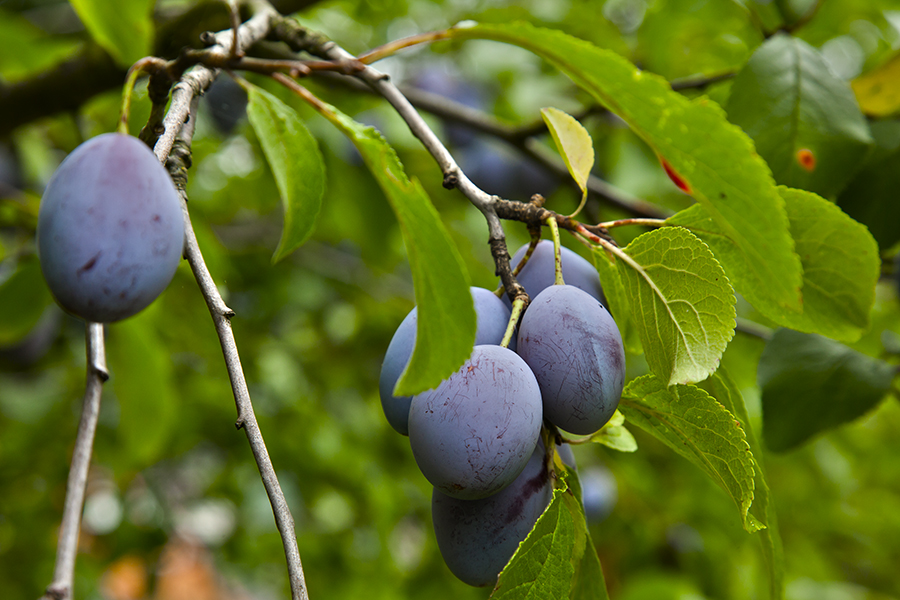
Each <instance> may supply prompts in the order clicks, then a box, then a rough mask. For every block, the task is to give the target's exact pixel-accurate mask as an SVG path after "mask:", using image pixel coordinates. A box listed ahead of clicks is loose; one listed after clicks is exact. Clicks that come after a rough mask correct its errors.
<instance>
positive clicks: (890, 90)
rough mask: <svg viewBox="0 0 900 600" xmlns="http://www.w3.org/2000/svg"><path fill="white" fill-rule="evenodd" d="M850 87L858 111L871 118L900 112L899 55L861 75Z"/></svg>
mask: <svg viewBox="0 0 900 600" xmlns="http://www.w3.org/2000/svg"><path fill="white" fill-rule="evenodd" d="M850 86H851V87H852V88H853V93H854V94H856V100H857V101H858V102H859V107H860V109H861V110H862V111H863V112H864V113H866V114H867V115H870V116H872V117H889V116H891V115H894V114H896V113H897V111H900V54H895V55H894V56H893V57H892V58H891V59H890V60H888V61H886V62H884V63H883V64H881V65H879V66H878V67H876V68H875V69H873V70H871V71H869V72H868V73H863V74H862V75H860V76H859V77H857V78H856V79H854V80H853V81H852V82H850Z"/></svg>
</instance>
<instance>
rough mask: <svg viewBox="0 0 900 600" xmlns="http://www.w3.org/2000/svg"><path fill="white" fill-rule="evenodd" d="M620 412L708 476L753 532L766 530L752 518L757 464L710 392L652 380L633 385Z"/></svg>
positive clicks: (738, 430)
mask: <svg viewBox="0 0 900 600" xmlns="http://www.w3.org/2000/svg"><path fill="white" fill-rule="evenodd" d="M619 410H621V411H622V413H623V414H624V415H625V418H626V419H627V420H628V422H629V423H631V424H632V425H635V426H636V427H640V428H641V429H643V430H644V431H646V432H647V433H649V434H650V435H652V436H653V437H655V438H656V439H658V440H659V441H661V442H662V443H664V444H665V445H666V446H668V447H669V448H671V449H672V450H674V451H675V452H677V453H678V454H680V455H681V456H683V457H685V458H686V459H688V460H689V461H691V462H692V463H694V464H695V465H697V466H698V467H700V469H702V470H703V471H704V472H705V473H706V474H707V475H709V476H710V477H711V478H712V479H713V481H715V482H716V483H717V484H718V485H719V486H720V487H721V488H722V489H723V490H725V492H726V493H727V494H728V495H729V496H731V499H732V500H734V503H735V504H736V505H737V507H738V510H740V513H741V522H742V523H743V525H744V529H746V530H747V531H749V532H754V531H758V530H759V529H761V528H762V527H764V525H763V524H762V523H760V522H759V521H758V520H757V519H756V518H755V517H754V516H753V514H751V513H750V512H749V510H750V506H751V504H752V503H753V490H754V477H755V473H756V471H755V468H754V458H753V454H752V453H751V452H750V446H749V445H748V444H747V440H746V437H745V434H744V430H743V428H742V427H741V424H740V422H738V421H737V420H736V419H735V417H734V415H733V414H732V413H730V412H729V411H728V410H726V409H725V407H724V406H722V405H721V404H720V403H719V402H717V401H716V400H715V399H714V398H712V397H711V396H710V395H709V394H707V393H706V392H705V391H703V390H701V389H700V388H696V387H693V386H681V385H679V386H674V387H668V386H666V385H664V384H663V382H662V381H660V380H659V379H657V378H656V377H654V376H653V375H645V376H643V377H640V378H638V379H635V380H633V381H631V382H630V383H629V384H628V385H627V386H626V387H625V391H624V392H622V400H621V402H620V403H619Z"/></svg>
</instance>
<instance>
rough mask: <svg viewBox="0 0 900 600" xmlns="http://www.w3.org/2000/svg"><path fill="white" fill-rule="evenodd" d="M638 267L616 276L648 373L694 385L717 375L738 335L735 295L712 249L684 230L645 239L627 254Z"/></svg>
mask: <svg viewBox="0 0 900 600" xmlns="http://www.w3.org/2000/svg"><path fill="white" fill-rule="evenodd" d="M625 253H626V254H628V255H629V256H630V257H631V258H632V259H633V260H634V262H635V263H637V267H638V268H635V265H632V264H629V263H628V262H626V261H625V260H621V259H619V260H618V261H617V263H618V270H619V275H620V276H621V279H622V282H623V284H624V288H625V291H626V294H627V296H628V297H629V299H630V303H631V314H632V315H633V316H634V317H635V324H636V326H637V329H638V333H639V335H640V338H641V343H642V345H643V347H644V355H645V356H646V358H647V364H648V365H649V367H650V370H651V371H652V372H653V373H654V374H655V375H656V376H657V377H659V378H660V380H661V381H664V382H666V384H667V385H673V384H677V383H681V384H685V383H693V382H696V381H702V380H703V379H706V378H707V377H708V376H709V374H710V373H712V372H713V371H715V370H716V368H717V367H718V365H719V359H720V358H721V357H722V353H723V352H724V351H725V346H727V345H728V342H729V341H730V340H731V338H732V336H733V335H734V326H735V321H734V318H735V308H734V307H735V297H734V290H733V289H732V288H731V284H730V283H729V282H728V278H727V277H726V276H725V272H724V271H723V270H722V267H721V265H719V263H718V262H717V261H716V259H715V257H714V256H713V254H712V252H711V251H710V249H709V247H707V246H706V244H704V243H703V242H702V241H700V240H699V239H698V238H697V237H695V236H694V235H693V234H691V233H690V232H689V231H688V230H686V229H681V228H671V229H670V228H662V229H657V230H654V231H650V232H648V233H644V234H642V235H640V236H639V237H637V238H636V239H634V240H633V241H632V242H631V243H630V244H629V245H628V247H626V248H625Z"/></svg>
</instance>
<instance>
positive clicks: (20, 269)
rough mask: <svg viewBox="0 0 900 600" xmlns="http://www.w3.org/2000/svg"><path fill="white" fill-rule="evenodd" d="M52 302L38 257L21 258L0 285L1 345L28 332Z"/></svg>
mask: <svg viewBox="0 0 900 600" xmlns="http://www.w3.org/2000/svg"><path fill="white" fill-rule="evenodd" d="M52 302H53V299H52V298H51V296H50V292H49V290H48V289H47V284H46V283H44V278H43V275H41V265H40V263H39V262H38V260H37V258H32V259H23V260H22V261H21V262H20V263H19V264H18V266H17V268H16V271H15V272H14V273H13V274H12V275H10V276H9V279H7V280H6V281H4V282H3V283H2V284H0V346H8V345H10V344H14V343H16V342H18V341H20V340H21V339H22V338H24V337H25V336H26V335H28V332H30V331H31V330H32V329H33V328H34V326H35V325H37V323H38V321H39V320H40V318H41V316H42V315H43V314H44V310H45V309H46V308H47V306H48V305H50V304H51V303H52Z"/></svg>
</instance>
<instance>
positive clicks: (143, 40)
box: [69, 0, 155, 67]
mask: <svg viewBox="0 0 900 600" xmlns="http://www.w3.org/2000/svg"><path fill="white" fill-rule="evenodd" d="M69 3H70V4H71V5H72V8H74V9H75V12H76V13H78V18H79V19H81V22H82V23H84V26H85V28H87V30H88V31H89V32H90V34H91V37H93V38H94V40H95V41H96V42H97V43H98V44H100V46H102V47H103V49H104V50H106V51H107V52H109V54H110V56H112V57H113V58H114V59H115V61H116V62H117V63H119V64H120V65H121V66H123V67H127V66H130V65H131V64H133V63H134V62H136V61H137V60H138V59H140V58H143V57H145V56H147V55H148V54H150V48H151V44H152V42H153V19H152V11H153V5H154V4H155V2H154V1H153V0H128V2H121V1H120V0H69Z"/></svg>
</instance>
